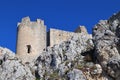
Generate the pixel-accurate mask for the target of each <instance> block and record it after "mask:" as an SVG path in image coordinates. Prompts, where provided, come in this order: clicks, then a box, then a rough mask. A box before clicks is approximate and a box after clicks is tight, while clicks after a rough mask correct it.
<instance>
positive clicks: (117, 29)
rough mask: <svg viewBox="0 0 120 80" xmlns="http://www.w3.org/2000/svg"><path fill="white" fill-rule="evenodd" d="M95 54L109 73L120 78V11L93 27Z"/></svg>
mask: <svg viewBox="0 0 120 80" xmlns="http://www.w3.org/2000/svg"><path fill="white" fill-rule="evenodd" d="M93 41H94V45H95V56H96V57H97V60H98V62H99V63H100V64H101V65H102V67H103V69H104V70H106V71H107V73H108V74H109V75H110V76H112V77H113V78H115V79H116V80H119V78H120V45H119V44H120V12H119V13H117V14H115V15H113V16H112V17H110V19H109V20H101V21H100V22H99V23H98V24H97V25H95V27H94V28H93Z"/></svg>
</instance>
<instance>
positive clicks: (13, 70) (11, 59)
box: [0, 47, 35, 80]
mask: <svg viewBox="0 0 120 80" xmlns="http://www.w3.org/2000/svg"><path fill="white" fill-rule="evenodd" d="M0 80H35V77H34V76H33V75H32V73H31V71H30V68H29V67H28V66H25V65H23V64H22V62H21V60H19V59H18V58H16V57H15V54H14V53H13V52H11V51H10V50H8V49H6V48H2V47H0Z"/></svg>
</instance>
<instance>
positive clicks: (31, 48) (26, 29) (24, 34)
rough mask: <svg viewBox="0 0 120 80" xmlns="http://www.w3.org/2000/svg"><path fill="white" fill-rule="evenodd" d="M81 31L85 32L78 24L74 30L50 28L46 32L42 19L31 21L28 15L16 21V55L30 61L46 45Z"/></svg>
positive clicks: (63, 39) (57, 42)
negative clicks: (18, 21)
mask: <svg viewBox="0 0 120 80" xmlns="http://www.w3.org/2000/svg"><path fill="white" fill-rule="evenodd" d="M81 32H82V33H85V34H87V30H86V28H85V27H84V26H79V27H78V28H77V29H76V30H75V32H68V31H63V30H58V29H52V28H51V29H50V31H48V32H47V31H46V26H45V25H44V21H43V20H40V19H37V21H34V22H33V21H30V18H29V17H25V18H23V19H22V21H21V23H18V28H17V33H18V34H17V47H16V55H17V56H18V57H19V58H20V59H21V60H22V61H23V63H26V62H32V61H34V60H35V59H36V58H37V57H38V56H39V55H40V53H41V52H42V51H45V50H46V47H47V46H50V47H52V46H54V45H55V44H59V43H61V42H63V41H66V40H68V39H70V38H71V37H72V36H73V35H74V34H80V33H81Z"/></svg>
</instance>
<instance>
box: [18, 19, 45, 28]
mask: <svg viewBox="0 0 120 80" xmlns="http://www.w3.org/2000/svg"><path fill="white" fill-rule="evenodd" d="M25 25H26V26H30V25H44V21H43V20H41V19H37V20H36V21H31V20H30V17H24V18H22V20H21V23H20V22H18V24H17V26H18V27H19V26H25Z"/></svg>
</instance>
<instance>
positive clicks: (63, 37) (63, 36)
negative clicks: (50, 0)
mask: <svg viewBox="0 0 120 80" xmlns="http://www.w3.org/2000/svg"><path fill="white" fill-rule="evenodd" d="M74 34H77V33H74V32H68V31H63V30H58V29H50V31H49V36H50V37H49V40H50V43H49V45H50V46H51V47H52V46H53V45H55V44H59V43H61V42H63V41H67V40H68V39H70V38H71V37H72V36H73V35H74Z"/></svg>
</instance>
